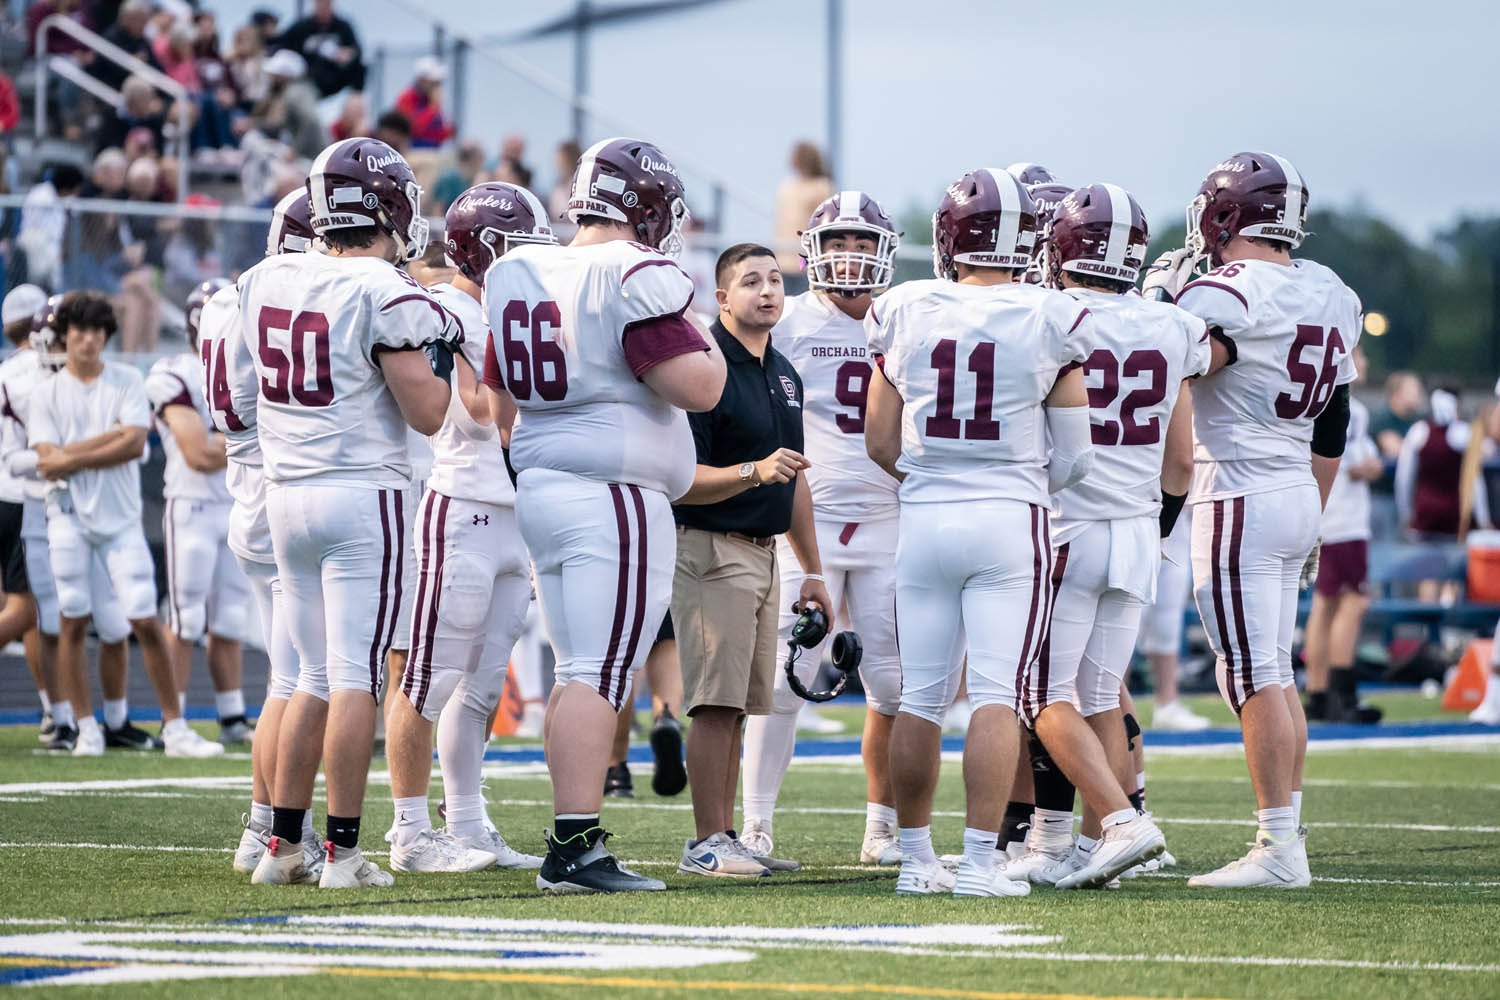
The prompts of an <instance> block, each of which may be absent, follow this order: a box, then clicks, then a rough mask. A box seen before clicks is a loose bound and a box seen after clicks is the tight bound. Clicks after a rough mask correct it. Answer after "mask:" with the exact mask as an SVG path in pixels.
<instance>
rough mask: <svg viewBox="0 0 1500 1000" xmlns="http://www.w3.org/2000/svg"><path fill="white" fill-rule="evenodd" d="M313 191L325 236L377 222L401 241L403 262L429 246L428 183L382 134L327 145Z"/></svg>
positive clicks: (318, 228) (315, 223) (315, 217)
mask: <svg viewBox="0 0 1500 1000" xmlns="http://www.w3.org/2000/svg"><path fill="white" fill-rule="evenodd" d="M307 195H308V198H309V200H310V202H311V205H312V218H311V222H312V229H313V232H315V233H317V234H318V235H319V236H322V235H323V234H324V233H328V232H332V231H333V230H335V229H353V228H356V227H359V226H375V227H376V228H377V229H379V230H380V231H381V232H384V233H386V234H387V235H389V236H390V237H391V238H392V239H394V240H395V241H396V250H397V254H398V256H399V259H401V260H403V261H413V260H417V259H418V258H420V257H421V256H422V254H423V253H425V252H426V250H427V220H426V219H424V218H422V187H421V185H419V184H418V183H417V178H416V175H415V174H413V173H412V172H411V165H410V164H408V163H407V162H406V158H405V157H404V156H402V155H401V154H400V153H398V152H396V151H395V150H394V149H392V148H391V147H390V146H387V145H386V144H385V143H383V142H381V141H380V140H379V139H371V138H368V137H364V136H358V137H355V138H353V139H344V140H342V141H341V142H336V143H334V144H333V145H331V146H329V147H328V148H326V149H324V150H323V152H321V153H319V154H318V158H317V159H316V160H314V161H313V166H312V172H311V173H310V174H308V177H307Z"/></svg>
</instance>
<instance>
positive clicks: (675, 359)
mask: <svg viewBox="0 0 1500 1000" xmlns="http://www.w3.org/2000/svg"><path fill="white" fill-rule="evenodd" d="M568 218H569V220H570V221H572V222H575V223H577V224H578V227H579V229H578V235H577V237H575V239H574V240H573V243H572V245H571V246H568V247H566V248H553V247H543V246H522V247H517V248H516V249H514V250H512V251H511V252H510V253H508V254H506V255H505V256H504V257H502V258H501V259H500V260H499V261H497V262H496V263H495V265H494V267H492V268H491V269H490V272H489V274H488V275H487V276H486V277H485V298H486V310H485V311H486V313H487V315H488V318H489V323H490V331H491V332H490V337H489V342H490V349H489V350H488V351H487V353H486V355H485V372H484V381H485V384H486V385H488V386H489V387H490V388H491V389H492V390H493V392H492V395H491V399H490V406H491V410H492V411H493V413H494V416H495V421H496V423H497V424H498V425H499V426H500V427H501V428H504V427H506V426H507V419H506V418H508V417H510V416H511V413H510V408H511V407H512V406H514V407H518V408H519V410H520V416H519V418H518V419H517V420H516V423H515V431H514V435H513V437H512V438H511V449H510V458H511V461H512V463H513V465H514V467H515V468H516V469H517V470H519V476H518V479H517V485H516V519H517V522H518V523H519V525H520V528H521V534H522V537H523V538H524V539H525V540H526V547H527V548H528V549H529V550H530V552H531V556H532V559H533V560H534V561H535V564H536V577H537V586H538V590H539V598H540V601H541V609H542V616H543V618H544V619H545V620H546V623H547V631H548V633H549V634H550V635H551V637H552V641H553V644H554V646H555V648H556V650H557V670H556V687H555V689H554V690H553V692H552V697H551V698H550V699H549V700H548V703H547V718H546V723H545V728H546V752H547V767H548V769H549V770H550V771H551V774H552V799H553V808H554V810H555V813H556V820H555V825H554V828H553V830H552V832H551V833H550V834H549V835H548V837H547V856H546V858H545V859H544V860H543V862H542V869H541V871H540V872H539V873H538V874H537V887H538V888H540V889H544V890H554V889H555V890H564V891H632V890H652V889H663V888H665V885H664V884H663V883H662V882H661V881H659V880H657V879H653V878H647V877H645V876H642V875H638V874H636V873H635V872H633V871H630V870H629V869H628V868H625V867H624V866H622V865H620V864H619V862H618V861H617V860H616V859H615V857H614V856H613V855H611V854H610V853H609V852H608V851H607V850H606V849H605V846H604V840H605V836H606V833H605V831H604V829H603V827H601V826H600V825H599V808H600V804H601V803H602V802H603V795H604V772H605V769H606V768H607V766H608V763H609V753H610V743H611V742H612V740H613V737H614V732H615V722H616V719H617V713H618V711H619V708H620V705H621V703H622V702H623V700H624V698H625V694H626V692H628V691H629V690H630V678H631V675H632V674H633V673H634V672H635V671H636V669H637V668H638V667H639V666H640V665H641V663H642V662H643V661H644V660H645V658H646V653H647V650H648V649H649V648H650V646H651V637H652V636H653V635H655V634H656V632H657V629H658V627H659V626H660V624H661V621H662V617H663V616H664V615H665V614H666V611H667V606H668V604H669V603H670V600H671V590H672V576H673V572H674V565H675V560H676V532H675V531H674V529H673V523H672V511H671V507H670V503H671V501H672V500H673V499H675V498H677V497H679V496H681V495H682V494H684V493H685V492H687V489H688V487H689V486H691V485H692V481H693V472H694V469H695V452H694V448H693V440H692V434H691V432H690V430H689V428H688V423H687V417H686V415H685V414H684V413H683V412H682V411H683V410H684V409H691V410H694V411H703V410H709V409H712V408H713V406H714V404H715V403H716V402H718V399H719V395H720V393H721V392H722V391H723V387H724V375H725V372H724V359H723V358H722V357H721V356H720V355H719V354H718V352H717V351H716V350H715V349H714V345H713V343H712V338H705V337H704V336H703V333H702V331H700V330H699V329H698V328H697V327H695V326H694V325H693V324H692V322H691V321H690V320H688V319H687V318H686V317H685V315H684V313H685V312H686V310H687V307H688V305H689V303H690V302H691V300H692V295H693V281H692V279H691V278H690V277H688V275H687V273H686V272H684V271H683V270H682V269H681V268H680V267H678V266H677V264H676V262H675V260H674V259H673V257H674V256H675V255H676V254H677V253H679V252H680V251H681V248H682V231H683V226H684V224H685V223H686V221H687V203H686V201H685V200H684V192H683V186H682V180H681V178H680V176H679V175H678V173H677V168H676V167H674V166H673V165H672V163H671V161H670V160H668V159H667V157H666V155H665V154H664V153H662V151H661V150H660V149H658V148H657V147H656V146H655V145H653V144H651V143H649V142H645V141H643V140H639V139H605V140H602V141H601V142H598V143H595V144H594V145H593V146H591V147H589V149H588V151H587V152H585V153H584V155H583V158H582V159H581V160H580V161H579V163H578V169H577V172H576V173H575V175H574V177H573V187H572V195H571V197H570V198H569V201H568Z"/></svg>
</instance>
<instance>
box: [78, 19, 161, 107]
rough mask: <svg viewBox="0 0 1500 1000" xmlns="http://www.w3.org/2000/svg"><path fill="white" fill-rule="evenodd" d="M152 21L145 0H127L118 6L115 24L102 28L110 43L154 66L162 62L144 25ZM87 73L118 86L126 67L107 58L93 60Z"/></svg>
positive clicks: (124, 76) (125, 75) (126, 72)
mask: <svg viewBox="0 0 1500 1000" xmlns="http://www.w3.org/2000/svg"><path fill="white" fill-rule="evenodd" d="M150 20H151V4H149V3H147V2H146V0H126V2H125V3H122V4H121V5H120V14H119V16H118V17H117V18H116V19H115V23H114V24H112V25H110V26H109V27H108V28H107V29H106V30H105V31H104V37H105V39H106V40H108V41H109V42H111V43H113V44H115V45H118V46H119V47H120V48H122V49H124V50H125V51H126V52H128V53H130V54H131V55H133V56H135V57H136V58H137V59H139V60H141V61H142V62H144V63H146V64H147V65H148V66H152V67H154V68H156V69H160V68H161V64H160V63H158V62H157V60H156V53H155V52H153V51H152V49H151V40H150V39H149V38H147V37H146V25H147V24H148V23H149V22H150ZM89 72H90V73H92V74H93V75H94V78H95V79H97V80H99V81H100V82H101V83H106V84H108V85H109V86H111V87H113V88H115V89H116V90H119V89H120V86H121V85H122V84H124V82H125V78H126V77H127V76H129V75H130V72H129V70H127V69H125V67H123V66H120V65H118V64H117V63H115V62H114V61H112V60H109V59H95V60H94V61H93V62H92V63H90V64H89Z"/></svg>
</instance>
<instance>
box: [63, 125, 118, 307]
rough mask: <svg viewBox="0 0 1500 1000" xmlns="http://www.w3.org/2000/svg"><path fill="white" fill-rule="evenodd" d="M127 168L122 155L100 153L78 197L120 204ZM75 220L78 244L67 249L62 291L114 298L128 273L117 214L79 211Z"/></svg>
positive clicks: (109, 152)
mask: <svg viewBox="0 0 1500 1000" xmlns="http://www.w3.org/2000/svg"><path fill="white" fill-rule="evenodd" d="M129 166H130V161H129V160H127V159H126V158H125V153H124V151H122V150H119V149H116V148H114V147H113V146H111V147H110V148H108V149H102V150H100V151H99V154H98V155H97V156H95V157H94V165H93V168H92V170H91V171H90V173H89V179H88V181H87V182H86V183H85V184H84V186H83V191H82V197H84V198H90V199H100V198H104V199H110V200H117V201H124V200H125V199H126V198H127V197H128V194H127V193H126V191H125V172H126V169H127V168H128V167H129ZM76 217H77V224H78V242H77V244H76V245H75V246H73V247H70V248H69V251H68V254H67V255H66V258H65V259H64V260H63V287H64V288H67V289H89V290H92V291H96V292H103V293H104V294H106V295H109V296H115V295H118V294H119V292H120V278H121V277H122V276H123V275H124V274H125V272H126V271H127V270H129V268H128V267H127V266H126V262H125V256H124V251H125V244H124V242H123V241H122V240H121V239H120V232H121V219H120V216H119V214H118V213H115V212H98V211H87V212H84V211H80V212H77V213H76Z"/></svg>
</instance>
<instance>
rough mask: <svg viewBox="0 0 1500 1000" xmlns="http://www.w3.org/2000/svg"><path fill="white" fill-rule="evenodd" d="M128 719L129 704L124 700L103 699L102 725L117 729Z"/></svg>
mask: <svg viewBox="0 0 1500 1000" xmlns="http://www.w3.org/2000/svg"><path fill="white" fill-rule="evenodd" d="M129 717H130V702H129V701H128V700H127V699H125V698H106V699H104V724H105V725H106V726H108V727H109V728H111V729H119V728H120V727H121V726H123V725H125V720H126V719H127V718H129Z"/></svg>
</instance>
